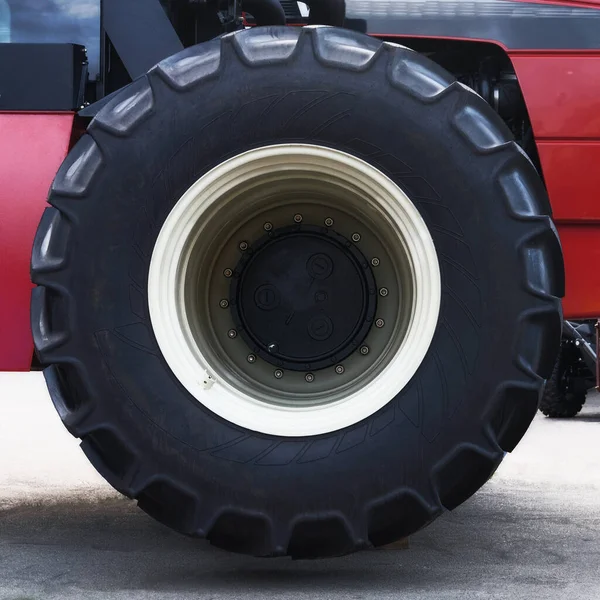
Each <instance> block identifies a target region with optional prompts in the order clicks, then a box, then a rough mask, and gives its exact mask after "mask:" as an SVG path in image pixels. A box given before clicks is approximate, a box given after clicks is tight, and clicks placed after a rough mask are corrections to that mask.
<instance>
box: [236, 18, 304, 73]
mask: <svg viewBox="0 0 600 600" xmlns="http://www.w3.org/2000/svg"><path fill="white" fill-rule="evenodd" d="M304 35H306V34H305V33H303V32H302V31H301V29H300V28H298V27H261V28H260V29H259V30H258V29H257V31H254V30H251V29H247V30H245V31H242V32H240V33H238V34H236V35H234V36H232V38H231V39H232V40H233V45H234V47H235V49H236V50H237V52H238V54H239V56H240V58H241V59H242V60H243V61H244V62H245V63H246V64H248V65H250V66H253V67H257V66H264V65H271V64H276V63H281V62H287V61H288V60H290V58H292V56H293V55H294V52H295V51H296V48H297V46H298V41H299V40H300V38H301V37H302V36H304Z"/></svg>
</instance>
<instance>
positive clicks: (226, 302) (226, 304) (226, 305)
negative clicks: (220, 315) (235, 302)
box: [219, 298, 229, 308]
mask: <svg viewBox="0 0 600 600" xmlns="http://www.w3.org/2000/svg"><path fill="white" fill-rule="evenodd" d="M219 306H220V307H221V308H227V307H228V306H229V300H226V299H225V298H223V300H221V302H219Z"/></svg>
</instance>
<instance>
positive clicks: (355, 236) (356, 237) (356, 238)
mask: <svg viewBox="0 0 600 600" xmlns="http://www.w3.org/2000/svg"><path fill="white" fill-rule="evenodd" d="M352 241H353V242H360V233H353V234H352Z"/></svg>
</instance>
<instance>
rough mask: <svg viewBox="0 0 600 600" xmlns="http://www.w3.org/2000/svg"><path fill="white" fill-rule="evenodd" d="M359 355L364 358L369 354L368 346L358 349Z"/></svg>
mask: <svg viewBox="0 0 600 600" xmlns="http://www.w3.org/2000/svg"><path fill="white" fill-rule="evenodd" d="M360 353H361V354H362V355H363V356H366V355H367V354H369V346H361V347H360Z"/></svg>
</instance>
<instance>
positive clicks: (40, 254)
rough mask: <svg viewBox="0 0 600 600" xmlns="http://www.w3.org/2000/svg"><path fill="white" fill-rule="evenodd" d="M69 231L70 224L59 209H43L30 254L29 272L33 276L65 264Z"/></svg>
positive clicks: (61, 267) (54, 270) (53, 270)
mask: <svg viewBox="0 0 600 600" xmlns="http://www.w3.org/2000/svg"><path fill="white" fill-rule="evenodd" d="M70 233H71V226H70V224H69V222H68V221H67V219H66V218H65V217H64V216H63V215H62V213H61V212H60V211H58V210H57V209H56V208H52V207H48V208H46V209H45V210H44V213H43V214H42V219H41V221H40V224H39V226H38V229H37V232H36V234H35V239H34V242H33V252H32V255H31V272H32V275H33V277H34V278H35V275H37V274H39V273H52V272H56V271H60V270H61V269H64V268H65V267H66V266H67V246H68V243H69V236H70ZM34 281H35V279H34Z"/></svg>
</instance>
